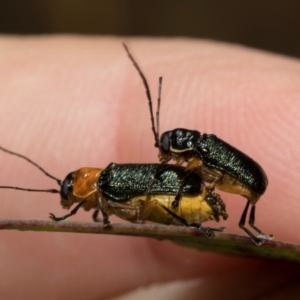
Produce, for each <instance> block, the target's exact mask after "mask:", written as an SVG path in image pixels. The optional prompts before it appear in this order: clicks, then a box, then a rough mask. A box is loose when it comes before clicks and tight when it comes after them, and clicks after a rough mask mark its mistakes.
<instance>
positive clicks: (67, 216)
mask: <svg viewBox="0 0 300 300" xmlns="http://www.w3.org/2000/svg"><path fill="white" fill-rule="evenodd" d="M85 202H86V200H83V201H81V202H80V203H78V204H77V205H76V206H75V207H74V208H73V209H72V210H71V212H70V213H69V214H67V215H65V216H62V217H55V215H54V214H52V213H50V214H49V218H50V219H52V220H53V221H56V222H59V221H63V220H66V219H68V218H69V217H71V216H74V215H75V214H76V213H77V211H78V209H79V208H80V207H81V206H82V205H83V204H84V203H85Z"/></svg>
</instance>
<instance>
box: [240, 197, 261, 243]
mask: <svg viewBox="0 0 300 300" xmlns="http://www.w3.org/2000/svg"><path fill="white" fill-rule="evenodd" d="M249 205H250V201H249V200H248V201H247V204H246V206H245V209H244V211H243V213H242V216H241V220H240V222H239V227H240V228H241V229H243V230H244V231H245V232H246V233H247V234H248V236H249V237H250V238H251V240H252V241H253V243H254V244H255V245H257V246H260V245H261V244H262V242H261V240H260V239H258V238H257V237H256V236H254V235H253V233H252V232H251V231H250V230H249V229H248V228H246V227H245V223H246V216H247V212H248V209H249Z"/></svg>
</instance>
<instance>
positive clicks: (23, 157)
mask: <svg viewBox="0 0 300 300" xmlns="http://www.w3.org/2000/svg"><path fill="white" fill-rule="evenodd" d="M0 150H2V151H3V152H6V153H8V154H11V155H15V156H18V157H20V158H22V159H24V160H26V161H27V162H29V163H30V164H32V165H34V166H35V167H36V168H38V169H39V170H40V171H42V172H43V173H44V174H45V175H46V176H48V177H50V178H52V179H54V180H55V181H56V182H57V183H58V184H59V185H61V180H60V179H58V178H56V177H54V176H52V175H51V174H49V173H48V172H47V171H45V170H44V169H43V168H42V167H41V166H39V165H38V164H37V163H35V162H34V161H32V160H31V159H29V158H28V157H26V156H24V155H22V154H19V153H16V152H13V151H10V150H7V149H5V148H3V147H1V146H0ZM2 188H5V187H2ZM35 191H38V190H35ZM49 193H51V192H49Z"/></svg>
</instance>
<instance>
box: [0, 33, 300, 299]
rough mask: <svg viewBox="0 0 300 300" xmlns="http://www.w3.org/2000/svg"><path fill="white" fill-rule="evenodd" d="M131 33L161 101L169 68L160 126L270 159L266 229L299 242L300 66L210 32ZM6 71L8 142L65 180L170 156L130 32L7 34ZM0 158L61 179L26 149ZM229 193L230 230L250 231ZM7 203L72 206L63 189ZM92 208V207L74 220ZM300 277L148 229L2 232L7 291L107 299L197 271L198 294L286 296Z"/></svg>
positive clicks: (2, 282)
mask: <svg viewBox="0 0 300 300" xmlns="http://www.w3.org/2000/svg"><path fill="white" fill-rule="evenodd" d="M128 42H129V43H128V45H129V47H130V48H131V50H132V52H133V55H134V56H135V57H136V59H137V61H138V62H139V63H140V65H141V68H142V69H143V70H144V72H145V75H146V77H147V78H148V80H149V84H150V87H151V91H152V96H153V98H154V99H156V97H157V96H156V95H157V82H158V76H160V75H163V76H164V83H163V95H162V97H163V99H162V107H161V122H160V125H161V131H162V130H163V131H166V130H171V129H173V128H176V127H183V128H190V129H197V130H199V131H201V132H206V133H214V134H216V135H217V136H219V137H220V138H222V139H223V140H226V141H227V142H229V143H230V144H232V145H233V146H235V147H238V148H239V149H240V150H242V151H244V152H245V153H246V154H248V155H250V156H251V157H252V158H253V159H255V160H256V161H258V162H259V164H260V165H262V167H263V168H264V170H265V171H266V173H267V175H268V178H269V186H268V189H267V191H266V193H265V194H264V195H263V196H262V197H261V199H260V200H259V202H258V204H257V223H256V224H257V226H258V227H259V228H261V229H262V230H263V231H264V232H265V233H267V234H271V233H272V234H274V235H275V238H276V239H279V240H285V241H289V242H294V243H298V244H299V243H300V235H299V232H298V230H299V227H300V218H299V209H298V207H299V200H298V198H299V183H298V182H299V175H298V174H299V167H300V163H299V156H300V153H299V152H300V150H299V147H298V146H297V145H298V144H299V141H298V139H299V134H298V132H299V129H300V122H299V120H300V110H299V101H300V84H299V82H300V64H299V61H297V60H295V59H290V58H287V57H283V56H279V55H274V54H270V53H264V52H260V51H257V50H253V49H246V48H244V47H241V46H235V45H228V44H222V43H214V42H207V41H197V40H182V39H173V40H164V39H160V40H150V39H136V40H128ZM0 77H1V79H0V105H1V109H0V123H1V126H0V139H1V145H2V146H3V147H6V148H8V149H11V150H13V151H17V152H19V153H22V154H24V155H27V156H29V157H30V158H31V159H33V160H34V161H36V162H37V163H39V164H40V165H42V166H43V167H44V168H45V169H46V170H48V171H49V172H50V173H51V174H53V175H54V176H57V177H59V178H61V179H63V178H64V177H65V176H66V175H67V174H68V173H69V172H71V171H73V170H76V169H78V168H80V167H83V166H91V167H99V168H102V167H105V166H107V165H108V164H109V163H110V162H112V161H114V162H118V163H125V162H132V163H142V162H145V163H146V162H147V163H151V162H157V161H158V159H157V149H155V148H154V147H153V144H154V139H153V136H152V132H151V130H150V119H149V112H148V107H147V103H146V96H145V92H144V87H143V85H142V83H141V80H140V78H139V76H138V75H137V72H136V71H135V69H134V68H133V66H132V64H131V62H130V61H129V59H128V58H127V57H126V54H125V51H124V50H123V48H122V46H121V40H120V39H115V38H102V39H101V38H98V37H94V38H91V37H68V36H66V37H64V36H60V37H55V36H54V37H27V38H19V37H2V38H1V39H0ZM0 161H1V173H0V183H1V184H3V185H18V186H23V187H36V188H51V187H56V183H55V182H54V181H52V180H51V179H49V178H46V177H45V176H43V175H42V174H41V173H40V172H39V171H38V170H36V169H34V168H33V167H32V166H30V165H28V164H26V162H23V161H21V160H20V159H18V158H16V157H10V156H9V155H7V154H5V153H0ZM222 197H223V199H224V200H225V202H226V204H227V212H228V213H229V218H228V220H227V221H223V222H220V223H219V224H217V225H218V227H219V226H226V230H227V231H228V232H232V233H240V234H243V232H242V231H241V230H240V229H239V228H238V226H237V224H238V221H239V219H240V216H241V213H242V210H243V208H244V206H245V204H246V200H245V199H244V198H242V197H240V196H236V195H231V194H225V193H222ZM0 199H1V218H15V219H17V218H21V219H46V218H47V217H48V213H49V212H53V213H55V214H56V215H57V216H61V215H63V214H65V213H66V211H65V210H63V209H62V208H61V207H60V206H59V199H58V196H57V195H50V194H49V195H48V194H46V195H43V194H35V193H25V192H18V191H9V190H0ZM90 217H91V213H86V212H84V211H82V210H81V211H80V212H79V213H78V215H76V216H75V217H73V218H72V220H85V221H89V220H90ZM112 221H115V222H116V221H117V222H120V220H119V219H117V218H115V219H114V218H112ZM205 224H208V223H205ZM212 225H214V226H215V225H216V224H215V223H212ZM299 274H300V267H299V265H297V264H293V263H281V262H269V261H263V260H255V259H247V258H244V259H242V258H239V257H230V256H222V255H217V254H213V253H201V252H197V251H194V250H192V249H185V248H181V247H179V246H176V245H174V244H172V243H169V242H159V241H155V240H150V239H142V238H129V237H118V236H92V235H82V234H59V233H37V232H17V231H14V232H13V231H4V232H1V238H0V290H1V296H2V298H3V299H19V298H21V297H22V298H23V299H32V298H33V297H34V298H43V299H54V298H55V299H66V298H67V299H69V298H71V297H72V299H107V298H109V297H113V296H116V295H119V294H122V293H124V292H126V291H129V290H133V289H135V288H137V287H140V286H144V285H149V284H152V283H163V282H170V281H173V280H185V279H193V278H200V279H201V280H202V285H201V286H200V288H199V289H197V290H196V291H195V292H194V296H195V293H196V295H197V299H199V297H204V298H203V299H205V297H206V299H207V297H209V299H220V297H222V299H232V296H233V295H234V298H236V299H253V298H259V297H263V296H265V297H267V296H269V297H270V299H276V296H275V295H276V294H277V295H282V294H284V295H291V296H294V295H296V294H297V293H298V294H299V292H300V290H299V287H298V288H295V285H294V284H293V282H297V281H298V280H299ZM298 282H299V281H298ZM193 291H194V290H193ZM280 293H281V294H280ZM185 299H194V298H193V297H192V296H191V297H189V298H185ZM290 299H292V298H290Z"/></svg>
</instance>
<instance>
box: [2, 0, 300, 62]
mask: <svg viewBox="0 0 300 300" xmlns="http://www.w3.org/2000/svg"><path fill="white" fill-rule="evenodd" d="M0 33H2V34H59V33H71V34H90V35H91V34H93V35H95V34H99V35H130V36H154V37H161V36H167V37H178V36H181V37H192V38H204V39H213V40H219V41H228V42H231V43H238V44H243V45H246V46H250V47H255V48H259V49H264V50H268V51H272V52H277V53H282V54H286V55H289V56H295V57H300V34H299V33H300V1H299V0H285V1H283V0H279V1H277V0H272V1H271V0H263V1H260V0H243V1H241V0H221V1H220V0H203V1H202V0H198V1H197V0H184V1H183V0H169V1H166V0H165V1H162V0H0Z"/></svg>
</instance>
